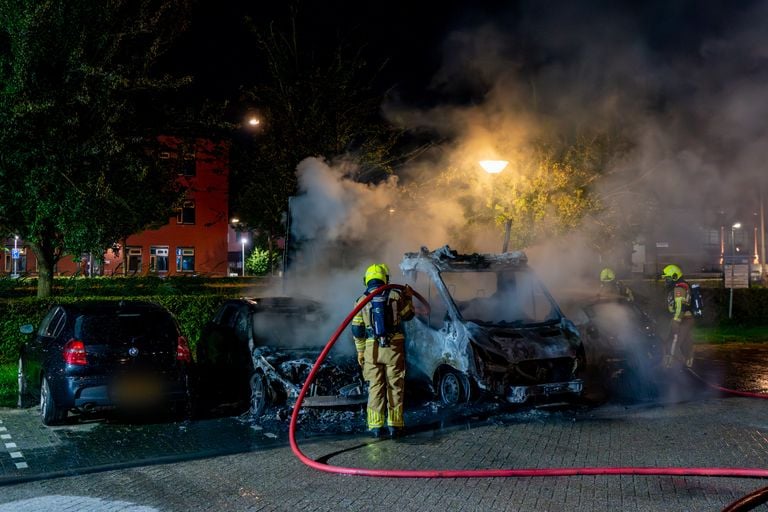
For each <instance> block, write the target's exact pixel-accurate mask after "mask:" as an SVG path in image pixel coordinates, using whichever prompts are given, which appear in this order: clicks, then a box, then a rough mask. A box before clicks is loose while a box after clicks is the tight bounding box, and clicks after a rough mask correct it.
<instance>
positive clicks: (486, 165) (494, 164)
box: [480, 160, 509, 174]
mask: <svg viewBox="0 0 768 512" xmlns="http://www.w3.org/2000/svg"><path fill="white" fill-rule="evenodd" d="M508 163H509V162H507V161H506V160H480V167H482V168H483V169H484V170H485V172H487V173H488V174H499V173H500V172H501V171H503V170H504V168H505V167H506V166H507V164H508Z"/></svg>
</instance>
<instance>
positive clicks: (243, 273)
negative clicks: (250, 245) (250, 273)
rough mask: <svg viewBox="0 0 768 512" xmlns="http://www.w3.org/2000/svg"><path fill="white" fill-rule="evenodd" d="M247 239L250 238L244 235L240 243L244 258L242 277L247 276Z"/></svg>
mask: <svg viewBox="0 0 768 512" xmlns="http://www.w3.org/2000/svg"><path fill="white" fill-rule="evenodd" d="M247 241H248V240H247V239H246V238H245V237H242V238H241V239H240V245H241V247H242V260H241V261H242V262H243V271H242V274H241V275H242V277H245V243H246V242H247Z"/></svg>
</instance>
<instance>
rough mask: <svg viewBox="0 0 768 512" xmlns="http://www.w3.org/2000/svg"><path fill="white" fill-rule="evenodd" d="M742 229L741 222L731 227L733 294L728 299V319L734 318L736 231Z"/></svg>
mask: <svg viewBox="0 0 768 512" xmlns="http://www.w3.org/2000/svg"><path fill="white" fill-rule="evenodd" d="M739 228H741V222H736V223H734V224H733V225H732V226H731V293H730V298H729V299H728V318H729V319H730V318H733V274H734V272H733V270H734V266H735V264H736V230H737V229H739Z"/></svg>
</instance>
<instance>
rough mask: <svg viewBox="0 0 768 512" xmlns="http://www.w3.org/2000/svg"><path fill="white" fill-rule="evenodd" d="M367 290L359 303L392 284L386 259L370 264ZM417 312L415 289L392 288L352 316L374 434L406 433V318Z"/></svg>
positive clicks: (371, 427)
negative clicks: (404, 413) (404, 429)
mask: <svg viewBox="0 0 768 512" xmlns="http://www.w3.org/2000/svg"><path fill="white" fill-rule="evenodd" d="M363 282H364V283H365V293H364V294H363V295H361V296H360V297H359V298H358V299H357V301H355V306H357V305H358V304H359V303H360V301H362V300H363V299H364V298H365V297H366V296H368V295H370V294H371V293H373V292H374V291H375V290H376V289H377V288H379V287H381V286H383V285H385V284H389V268H388V267H387V265H385V264H383V263H375V264H373V265H371V266H370V267H368V269H367V270H366V271H365V277H364V278H363ZM413 316H414V310H413V300H412V292H411V290H410V288H408V287H406V289H405V291H404V292H400V291H398V290H396V289H392V288H390V289H388V290H384V291H383V292H379V293H377V294H376V296H375V297H374V298H373V299H371V301H370V302H368V304H366V305H365V306H364V307H363V308H362V309H361V310H360V311H359V312H358V313H357V314H356V315H355V317H354V318H353V319H352V327H351V329H352V336H353V338H354V340H355V349H356V350H357V361H358V363H359V364H360V366H361V367H362V369H363V377H364V378H365V380H366V381H368V408H367V412H366V421H367V425H368V429H369V430H370V431H371V434H372V435H373V436H374V437H382V436H383V435H384V426H385V423H386V426H387V430H388V433H389V435H390V436H392V437H397V436H399V435H400V434H402V430H403V427H404V426H405V423H404V421H403V398H404V390H405V336H404V334H403V322H405V321H408V320H410V319H412V318H413Z"/></svg>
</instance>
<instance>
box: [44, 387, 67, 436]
mask: <svg viewBox="0 0 768 512" xmlns="http://www.w3.org/2000/svg"><path fill="white" fill-rule="evenodd" d="M66 417H67V411H64V410H62V409H61V408H60V407H59V406H57V405H56V402H55V401H54V399H53V394H52V393H51V386H50V385H49V384H48V378H47V377H43V381H42V383H41V384H40V418H41V419H42V420H43V424H44V425H56V424H57V423H61V422H62V421H64V418H66Z"/></svg>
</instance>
